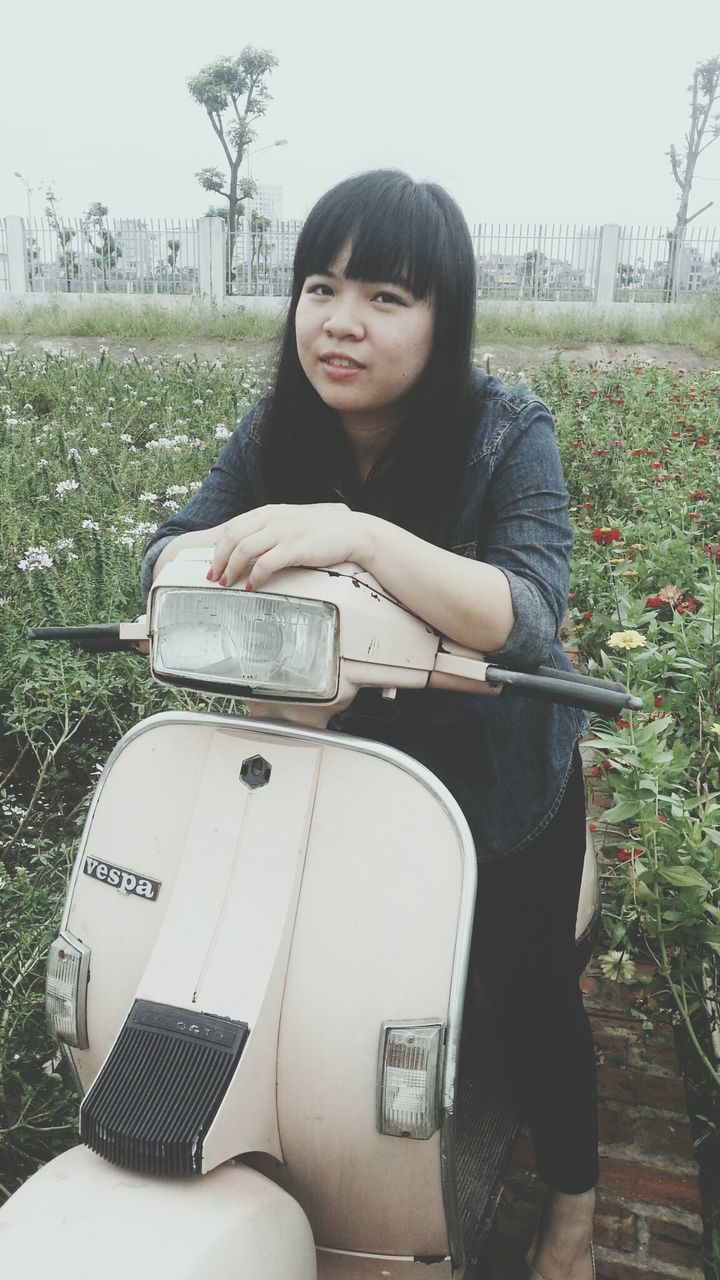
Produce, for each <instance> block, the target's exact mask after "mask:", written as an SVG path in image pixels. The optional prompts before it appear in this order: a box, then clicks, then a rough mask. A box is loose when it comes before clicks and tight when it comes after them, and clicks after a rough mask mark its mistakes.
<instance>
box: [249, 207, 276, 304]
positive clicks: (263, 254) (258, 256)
mask: <svg viewBox="0 0 720 1280" xmlns="http://www.w3.org/2000/svg"><path fill="white" fill-rule="evenodd" d="M269 230H270V219H269V218H266V217H264V216H263V214H261V213H255V211H254V210H253V214H252V217H251V219H250V240H251V253H250V273H251V275H252V279H253V281H254V284H255V292H257V287H258V277H259V274H260V263H261V261H262V273H263V276H267V269H268V255H269V253H270V249H271V248H272V246H271V245H270V244H268V239H267V233H268V231H269Z"/></svg>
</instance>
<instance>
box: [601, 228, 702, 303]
mask: <svg viewBox="0 0 720 1280" xmlns="http://www.w3.org/2000/svg"><path fill="white" fill-rule="evenodd" d="M718 286H720V231H718V230H709V229H705V230H703V229H702V228H698V229H697V230H696V231H693V232H688V231H687V230H686V231H685V235H684V236H679V237H676V236H675V233H674V231H673V230H672V229H667V228H665V227H623V228H622V229H621V232H620V238H619V242H618V262H617V269H616V279H615V299H616V301H618V302H622V301H625V300H631V301H633V302H678V301H686V300H687V299H689V298H693V297H697V295H698V294H701V293H706V292H707V291H708V290H710V289H713V288H718Z"/></svg>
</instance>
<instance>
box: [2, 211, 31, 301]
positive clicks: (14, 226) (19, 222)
mask: <svg viewBox="0 0 720 1280" xmlns="http://www.w3.org/2000/svg"><path fill="white" fill-rule="evenodd" d="M5 235H6V241H7V257H8V287H9V290H10V293H27V292H28V288H29V286H28V265H27V263H28V260H27V247H26V243H25V221H24V219H23V218H18V217H9V218H6V219H5Z"/></svg>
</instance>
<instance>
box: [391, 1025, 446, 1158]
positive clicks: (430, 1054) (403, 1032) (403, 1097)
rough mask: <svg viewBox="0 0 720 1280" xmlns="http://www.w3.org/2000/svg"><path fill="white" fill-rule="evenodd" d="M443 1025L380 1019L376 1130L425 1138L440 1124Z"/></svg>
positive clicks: (392, 1135)
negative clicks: (383, 1021) (381, 1021)
mask: <svg viewBox="0 0 720 1280" xmlns="http://www.w3.org/2000/svg"><path fill="white" fill-rule="evenodd" d="M443 1030H444V1029H443V1025H442V1023H441V1022H428V1023H419V1024H412V1023H405V1022H403V1023H396V1024H394V1025H392V1026H391V1025H390V1024H389V1023H384V1024H383V1028H382V1034H381V1037H380V1070H379V1078H378V1129H379V1131H380V1133H386V1134H388V1136H389V1137H393V1138H422V1139H427V1138H430V1137H432V1135H433V1134H434V1133H435V1131H436V1129H438V1128H439V1126H440V1102H439V1091H440V1077H441V1074H442V1053H443Z"/></svg>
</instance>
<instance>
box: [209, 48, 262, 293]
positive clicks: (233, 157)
mask: <svg viewBox="0 0 720 1280" xmlns="http://www.w3.org/2000/svg"><path fill="white" fill-rule="evenodd" d="M277 63H278V60H277V58H276V57H275V55H274V53H271V52H270V50H269V49H255V48H253V46H252V45H246V46H245V48H244V49H243V50H242V53H240V54H239V55H238V56H237V57H235V58H230V57H225V58H218V59H217V60H216V61H215V62H211V63H209V64H208V66H206V67H203V68H202V69H201V70H200V71H199V72H198V74H197V75H196V76H192V77H191V79H190V80H188V88H189V90H190V93H191V95H192V97H193V98H194V99H195V101H196V102H199V103H200V105H201V106H202V107H204V108H205V110H206V112H207V115H208V119H209V121H210V124H211V125H212V127H213V130H214V132H215V134H216V136H217V137H218V138H219V140H220V145H221V147H222V149H223V151H224V153H225V160H226V162H227V167H228V178H227V180H226V179H225V178H224V177H223V174H222V171H221V170H220V169H218V168H215V167H211V168H206V169H201V170H200V172H199V173H197V174H196V175H195V176H196V177H197V180H198V182H199V183H200V186H201V187H203V189H204V190H205V191H213V192H215V193H216V194H217V195H220V196H224V197H225V199H226V200H227V202H228V292H230V291H231V282H232V263H233V257H234V253H235V237H236V234H237V219H238V215H239V214H240V213H241V212H242V208H243V201H244V200H247V199H248V198H249V197H250V196H252V195H253V194H254V190H255V184H254V183H253V182H252V181H251V180H250V179H249V178H241V177H240V167H241V165H242V162H243V158H244V156H245V155H246V153H247V149H248V147H249V146H250V143H251V142H252V141H253V140H254V138H255V137H256V134H255V130H254V129H253V127H252V125H253V121H254V120H258V119H259V118H260V117H261V116H263V115H264V114H265V112H266V111H267V106H268V103H269V102H270V93H269V91H268V88H267V85H266V84H265V78H266V76H268V75H269V73H270V72H271V71H272V69H273V67H276V66H277ZM225 181H227V188H226V187H225V186H224V185H223V184H224V182H225Z"/></svg>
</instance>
